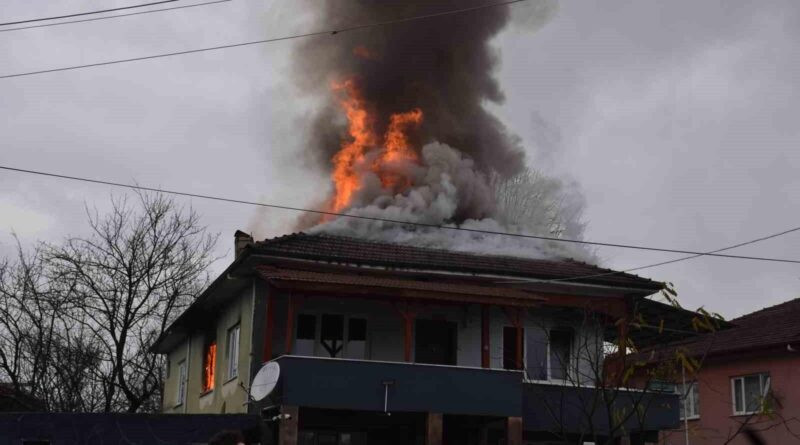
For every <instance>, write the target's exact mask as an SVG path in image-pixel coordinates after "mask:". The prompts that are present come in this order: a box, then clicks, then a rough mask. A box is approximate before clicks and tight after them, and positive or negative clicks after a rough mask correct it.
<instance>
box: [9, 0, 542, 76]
mask: <svg viewBox="0 0 800 445" xmlns="http://www.w3.org/2000/svg"><path fill="white" fill-rule="evenodd" d="M524 1H527V0H507V1H503V2H499V3H490V4H486V5H481V6H473V7H470V8H461V9H453V10H450V11H443V12H437V13H434V14H425V15H418V16H413V17H406V18H402V19H395V20H387V21H384V22H374V23H367V24H362V25H354V26H349V27H345V28H339V29H329V30H325V31H313V32H308V33H304V34H293V35H287V36H282V37H273V38H270V39H263V40H253V41H249V42H242V43H231V44H227V45H218V46H210V47H205V48H197V49H190V50H185V51H176V52H171V53H161V54H154V55H151V56H142V57H131V58H129V59H117V60H109V61H106V62H97V63H89V64H84V65H73V66H66V67H61V68H50V69H46V70H39V71H28V72H24V73H17V74H6V75H4V76H0V79H10V78H12V77H22V76H33V75H37V74H46V73H55V72H60V71H71V70H78V69H84V68H93V67H98V66H106V65H115V64H118V63H128V62H137V61H142V60H151V59H160V58H163V57H172V56H181V55H186V54H195V53H201V52H206V51H218V50H223V49H230V48H239V47H242V46H250V45H260V44H264V43H271V42H278V41H283V40H292V39H300V38H305V37H313V36H321V35H335V34H340V33H344V32H351V31H356V30H360V29H367V28H375V27H380V26H387V25H394V24H398V23H405V22H412V21H416V20H425V19H431V18H436V17H442V16H447V15H454V14H463V13H467V12H473V11H479V10H483V9H487V8H494V7H497V6H507V5H511V4H514V3H521V2H524Z"/></svg>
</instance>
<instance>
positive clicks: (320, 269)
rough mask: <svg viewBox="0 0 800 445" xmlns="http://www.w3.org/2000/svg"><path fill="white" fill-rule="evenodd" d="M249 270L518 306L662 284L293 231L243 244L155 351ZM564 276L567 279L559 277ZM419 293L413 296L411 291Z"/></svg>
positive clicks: (649, 289) (565, 263) (571, 264)
mask: <svg viewBox="0 0 800 445" xmlns="http://www.w3.org/2000/svg"><path fill="white" fill-rule="evenodd" d="M239 235H241V234H239ZM265 267H266V268H265ZM269 267H272V269H270V268H269ZM249 273H256V274H258V275H260V276H261V277H262V278H265V279H267V280H271V281H273V282H275V281H282V282H284V283H285V282H292V283H303V286H306V287H308V286H309V283H316V284H319V285H321V286H337V287H338V289H339V290H342V293H343V294H344V293H354V292H358V288H359V287H363V288H370V289H373V290H375V289H379V290H380V291H381V292H380V294H386V296H390V295H393V296H399V297H401V298H412V297H420V298H426V297H422V296H421V295H422V294H425V295H427V298H429V299H430V298H432V299H437V300H445V299H451V300H452V301H458V302H476V301H478V297H481V298H486V300H482V301H481V302H482V303H488V304H498V305H517V306H525V305H534V304H535V303H537V302H538V301H541V298H540V297H541V295H544V294H539V293H541V292H544V293H545V294H548V293H549V295H560V296H561V297H563V296H565V295H567V296H568V295H574V294H576V293H579V292H588V291H591V292H593V293H594V295H595V296H600V297H602V296H614V297H617V298H618V297H622V296H625V295H630V296H645V295H649V294H652V293H654V292H657V291H659V290H661V289H662V288H663V286H664V285H663V283H659V282H656V281H652V280H649V279H646V278H641V277H638V276H635V275H631V274H627V273H623V272H617V271H613V270H610V269H603V268H600V267H597V266H593V265H590V264H587V263H583V262H579V261H575V260H570V259H562V260H553V259H548V260H545V259H532V258H520V257H511V256H503V255H490V254H478V253H467V252H455V251H449V250H443V249H434V248H426V247H416V246H410V245H406V244H394V243H388V242H379V241H371V240H364V239H356V238H349V237H342V236H333V235H326V234H307V233H294V234H291V235H285V236H280V237H277V238H272V239H267V240H264V241H259V242H254V243H250V244H248V245H247V246H246V247H244V248H243V249H242V251H241V252H240V253H238V254H237V257H236V259H235V260H234V262H233V263H232V264H231V265H230V266H229V267H228V268H227V269H226V270H225V271H224V272H223V273H222V274H221V275H220V277H218V278H217V279H216V280H215V281H214V282H213V283H212V284H211V285H210V286H209V287H208V288H207V289H206V290H205V291H204V292H203V293H202V294H201V295H200V296H199V297H198V298H197V299H196V300H195V302H194V303H192V305H191V306H190V307H189V308H188V309H187V310H186V311H185V312H184V313H183V314H181V316H179V317H178V319H177V320H176V321H175V322H174V323H173V324H172V325H171V326H170V327H169V328H168V329H167V331H166V332H164V333H163V334H162V335H161V337H160V338H159V339H158V340H157V341H156V342H155V343H154V344H153V346H152V347H151V350H153V351H159V352H163V351H165V350H167V349H169V347H170V345H172V344H174V341H177V340H176V339H177V338H178V337H180V336H181V335H184V331H186V329H190V328H191V327H190V325H191V324H192V319H196V318H198V317H200V316H204V314H205V315H208V314H213V313H214V308H215V307H218V306H219V305H220V304H222V302H223V300H224V299H225V298H227V297H224V295H225V294H228V293H229V292H233V291H234V290H235V286H236V282H237V280H230V279H228V278H231V277H235V276H241V275H242V274H244V275H247V274H249ZM506 277H508V278H507V279H506ZM565 279H567V281H559V280H565ZM548 280H555V281H548ZM345 287H346V289H345ZM528 288H530V289H528ZM534 288H535V289H534ZM576 288H580V289H576ZM226 289H227V290H226ZM587 289H588V291H587ZM414 292H416V294H415V295H412V293H414ZM434 293H435V294H436V295H434ZM373 294H374V292H373ZM221 296H222V297H221ZM451 296H452V297H451ZM201 318H202V317H201Z"/></svg>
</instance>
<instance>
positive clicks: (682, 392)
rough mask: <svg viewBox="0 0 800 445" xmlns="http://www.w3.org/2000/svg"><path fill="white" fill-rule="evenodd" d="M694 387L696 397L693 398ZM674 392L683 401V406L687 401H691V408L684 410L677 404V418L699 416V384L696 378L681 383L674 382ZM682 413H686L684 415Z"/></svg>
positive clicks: (690, 418)
mask: <svg viewBox="0 0 800 445" xmlns="http://www.w3.org/2000/svg"><path fill="white" fill-rule="evenodd" d="M695 388H696V389H697V397H696V398H695ZM675 393H676V394H678V397H679V398H680V400H681V401H682V402H683V403H682V404H683V406H684V407H685V406H686V403H687V401H691V407H692V409H691V410H684V409H681V408H682V407H681V406H680V405H679V406H678V408H679V413H678V418H680V420H697V419H699V418H700V386H699V383H698V382H697V381H696V380H693V381H691V382H686V383H685V384H683V383H676V384H675ZM687 411H688V413H687ZM684 413H687V414H688V415H687V416H685V417H684Z"/></svg>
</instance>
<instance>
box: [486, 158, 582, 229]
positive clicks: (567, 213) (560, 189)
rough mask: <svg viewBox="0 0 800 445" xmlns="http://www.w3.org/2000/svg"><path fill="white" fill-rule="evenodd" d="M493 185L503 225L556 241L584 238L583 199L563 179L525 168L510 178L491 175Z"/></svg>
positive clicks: (498, 212)
mask: <svg viewBox="0 0 800 445" xmlns="http://www.w3.org/2000/svg"><path fill="white" fill-rule="evenodd" d="M490 185H491V188H492V190H493V191H494V195H495V201H496V205H497V214H498V215H502V216H501V218H502V222H503V223H505V224H507V225H513V226H517V227H521V228H525V229H528V230H529V231H532V232H537V233H546V234H548V235H550V236H555V237H562V236H563V237H566V238H581V237H583V232H584V230H585V228H586V223H585V222H584V220H583V211H584V207H585V202H584V199H583V196H581V194H580V193H578V191H577V189H575V188H574V187H570V186H568V185H567V184H564V182H563V181H561V180H560V179H557V178H551V177H548V176H546V175H544V174H543V173H542V172H540V171H538V170H535V169H532V168H525V169H523V170H522V171H521V172H519V173H517V174H516V175H513V176H511V177H508V178H503V177H501V176H500V175H499V174H496V173H495V174H492V175H491V177H490Z"/></svg>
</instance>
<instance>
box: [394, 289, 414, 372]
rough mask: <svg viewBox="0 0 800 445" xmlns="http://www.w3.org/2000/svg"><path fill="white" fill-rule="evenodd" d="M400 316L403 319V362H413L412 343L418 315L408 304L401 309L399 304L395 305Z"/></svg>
mask: <svg viewBox="0 0 800 445" xmlns="http://www.w3.org/2000/svg"><path fill="white" fill-rule="evenodd" d="M394 307H395V309H397V312H399V313H400V316H401V317H403V360H404V361H406V362H411V343H412V339H413V335H414V318H415V317H416V316H417V314H416V313H415V312H414V311H412V310H411V308H410V307H409V304H408V302H406V303H405V307H404V308H403V307H400V306H399V305H398V304H395V305H394Z"/></svg>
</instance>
